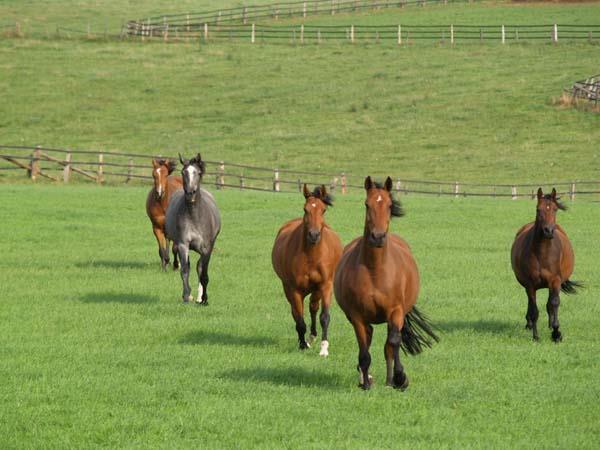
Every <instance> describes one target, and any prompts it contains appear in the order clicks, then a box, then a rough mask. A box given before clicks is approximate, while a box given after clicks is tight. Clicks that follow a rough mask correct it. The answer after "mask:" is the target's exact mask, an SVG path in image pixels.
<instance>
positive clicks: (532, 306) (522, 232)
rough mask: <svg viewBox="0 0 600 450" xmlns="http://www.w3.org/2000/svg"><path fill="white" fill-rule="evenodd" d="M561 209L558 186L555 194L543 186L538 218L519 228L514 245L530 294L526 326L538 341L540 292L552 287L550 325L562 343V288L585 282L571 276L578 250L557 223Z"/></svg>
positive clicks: (516, 267)
mask: <svg viewBox="0 0 600 450" xmlns="http://www.w3.org/2000/svg"><path fill="white" fill-rule="evenodd" d="M559 209H560V210H563V211H565V210H566V209H567V208H566V206H565V205H563V204H562V203H561V202H560V201H559V198H557V197H556V189H554V188H553V189H552V193H550V194H545V195H544V192H543V191H542V188H539V189H538V191H537V206H536V216H535V221H534V222H530V223H528V224H526V225H523V226H522V227H521V228H520V229H519V231H517V235H516V237H515V241H514V242H513V245H512V248H511V264H512V269H513V272H514V273H515V277H516V278H517V281H518V282H519V283H520V284H521V286H523V287H524V288H525V292H526V293H527V299H528V306H527V314H526V315H525V319H526V320H527V323H526V325H525V328H527V329H529V330H532V332H533V340H534V341H537V340H539V336H538V330H537V320H538V315H539V311H538V308H537V304H536V298H535V297H536V291H537V290H538V289H545V288H547V289H548V293H549V296H548V302H547V303H546V311H547V313H548V327H549V328H552V340H553V341H554V342H560V341H561V340H562V334H561V332H560V330H559V326H560V324H559V321H558V307H559V305H560V291H562V292H564V293H565V294H575V293H577V290H576V288H577V287H583V285H582V284H581V283H579V282H577V281H572V280H570V279H569V277H570V276H571V274H572V273H573V267H574V265H575V253H574V252H573V246H572V245H571V242H570V241H569V238H568V237H567V233H566V232H565V230H563V228H562V227H561V226H560V225H559V224H557V223H556V212H557V211H558V210H559Z"/></svg>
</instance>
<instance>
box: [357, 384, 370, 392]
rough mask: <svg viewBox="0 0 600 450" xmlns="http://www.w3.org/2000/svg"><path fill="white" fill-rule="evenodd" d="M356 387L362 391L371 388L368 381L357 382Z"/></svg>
mask: <svg viewBox="0 0 600 450" xmlns="http://www.w3.org/2000/svg"><path fill="white" fill-rule="evenodd" d="M358 387H359V388H361V389H362V390H363V391H368V390H369V389H371V384H370V383H364V384H359V385H358Z"/></svg>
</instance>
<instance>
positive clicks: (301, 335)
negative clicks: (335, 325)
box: [284, 286, 310, 350]
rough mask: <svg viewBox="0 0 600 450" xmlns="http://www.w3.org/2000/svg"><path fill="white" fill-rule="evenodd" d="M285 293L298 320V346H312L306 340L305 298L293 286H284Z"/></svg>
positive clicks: (296, 320)
mask: <svg viewBox="0 0 600 450" xmlns="http://www.w3.org/2000/svg"><path fill="white" fill-rule="evenodd" d="M284 290H285V295H286V297H287V299H288V302H290V306H291V308H292V317H293V318H294V321H295V322H296V332H297V333H298V348H300V350H305V349H307V348H310V345H309V344H308V342H306V338H305V335H306V323H305V322H304V298H303V297H302V295H301V294H300V293H299V292H298V291H296V290H294V289H291V288H286V287H285V286H284Z"/></svg>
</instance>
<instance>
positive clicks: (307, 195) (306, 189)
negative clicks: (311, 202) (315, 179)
mask: <svg viewBox="0 0 600 450" xmlns="http://www.w3.org/2000/svg"><path fill="white" fill-rule="evenodd" d="M302 193H303V194H304V198H308V197H310V195H311V194H310V191H309V190H308V186H307V185H306V183H304V189H302Z"/></svg>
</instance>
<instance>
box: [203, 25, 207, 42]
mask: <svg viewBox="0 0 600 450" xmlns="http://www.w3.org/2000/svg"><path fill="white" fill-rule="evenodd" d="M204 41H208V22H204Z"/></svg>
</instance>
